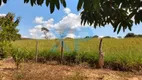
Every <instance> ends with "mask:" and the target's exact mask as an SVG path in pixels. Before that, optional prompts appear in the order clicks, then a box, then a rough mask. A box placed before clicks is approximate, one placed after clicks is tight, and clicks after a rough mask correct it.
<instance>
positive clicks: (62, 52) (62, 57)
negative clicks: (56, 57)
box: [61, 40, 64, 64]
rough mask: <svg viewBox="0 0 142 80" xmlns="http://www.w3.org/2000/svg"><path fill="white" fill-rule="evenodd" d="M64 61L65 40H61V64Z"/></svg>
mask: <svg viewBox="0 0 142 80" xmlns="http://www.w3.org/2000/svg"><path fill="white" fill-rule="evenodd" d="M63 61H64V41H63V40H62V42H61V64H62V63H63Z"/></svg>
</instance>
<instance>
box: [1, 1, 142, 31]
mask: <svg viewBox="0 0 142 80" xmlns="http://www.w3.org/2000/svg"><path fill="white" fill-rule="evenodd" d="M2 1H3V2H4V3H6V1H7V0H0V2H2ZM24 3H30V4H31V6H33V5H40V6H41V5H42V4H43V3H45V4H46V6H47V7H48V6H49V7H50V12H51V13H53V12H54V10H55V7H56V8H57V9H60V4H61V5H63V6H64V7H66V1H65V0H24ZM82 9H83V11H82V13H81V24H83V25H85V24H86V23H88V24H89V25H90V26H92V25H93V26H94V27H95V28H96V27H98V26H99V27H101V26H105V25H107V24H110V25H112V26H113V28H114V32H116V31H117V33H119V32H120V30H121V29H123V31H125V30H126V29H129V30H131V29H132V26H133V24H140V22H142V16H141V15H142V0H78V5H77V10H78V11H79V10H82Z"/></svg>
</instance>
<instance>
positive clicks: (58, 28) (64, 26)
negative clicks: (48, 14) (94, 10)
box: [29, 8, 86, 39]
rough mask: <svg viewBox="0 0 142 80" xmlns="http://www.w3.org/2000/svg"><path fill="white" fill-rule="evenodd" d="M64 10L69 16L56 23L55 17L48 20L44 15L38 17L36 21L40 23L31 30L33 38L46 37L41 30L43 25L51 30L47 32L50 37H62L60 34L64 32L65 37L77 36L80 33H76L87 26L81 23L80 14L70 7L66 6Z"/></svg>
mask: <svg viewBox="0 0 142 80" xmlns="http://www.w3.org/2000/svg"><path fill="white" fill-rule="evenodd" d="M64 12H65V13H67V16H65V17H63V18H62V19H61V20H60V21H59V22H57V23H54V19H53V18H51V19H49V20H47V21H45V20H44V18H43V17H36V18H35V22H36V23H37V24H38V25H36V26H35V27H33V28H32V29H30V30H29V32H30V35H31V36H32V38H44V37H45V36H44V35H43V32H42V31H41V28H42V27H46V28H47V29H49V31H50V32H48V33H47V36H48V37H49V38H50V39H54V38H60V34H64V36H65V37H71V38H77V37H80V36H79V35H75V34H74V33H75V32H76V31H78V33H79V32H80V31H81V28H83V27H86V26H82V25H81V24H80V22H81V19H80V14H74V13H71V11H70V9H69V8H65V9H64Z"/></svg>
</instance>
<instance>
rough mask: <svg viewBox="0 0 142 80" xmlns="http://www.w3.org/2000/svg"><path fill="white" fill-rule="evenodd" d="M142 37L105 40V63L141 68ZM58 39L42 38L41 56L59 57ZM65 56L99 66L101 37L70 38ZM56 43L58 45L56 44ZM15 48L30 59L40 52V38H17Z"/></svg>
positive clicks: (108, 65) (121, 67)
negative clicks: (86, 38)
mask: <svg viewBox="0 0 142 80" xmlns="http://www.w3.org/2000/svg"><path fill="white" fill-rule="evenodd" d="M141 41H142V38H126V39H111V38H105V39H104V40H103V52H105V56H104V60H105V67H106V68H112V69H119V70H132V69H136V70H139V69H141V67H142V42H141ZM58 43H59V41H58V40H38V53H39V58H40V59H44V60H45V61H47V60H57V61H58V60H59V58H60V45H58V47H57V46H56V44H58ZM64 43H65V48H64V50H65V52H64V58H65V61H67V63H74V62H77V63H83V62H87V63H88V64H89V65H91V66H95V63H96V62H97V59H98V54H99V53H98V45H99V39H97V38H92V39H88V40H85V39H84V40H83V39H77V40H73V39H66V40H64ZM55 46H56V47H55ZM13 47H14V48H20V49H21V50H23V51H24V54H27V57H28V59H34V58H35V53H36V40H18V41H15V42H13Z"/></svg>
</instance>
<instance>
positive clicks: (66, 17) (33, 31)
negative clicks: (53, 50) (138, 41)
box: [0, 0, 142, 38]
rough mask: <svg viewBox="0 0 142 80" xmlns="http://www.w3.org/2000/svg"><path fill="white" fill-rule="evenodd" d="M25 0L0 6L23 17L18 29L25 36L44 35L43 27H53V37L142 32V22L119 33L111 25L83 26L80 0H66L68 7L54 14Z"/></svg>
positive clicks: (0, 12)
mask: <svg viewBox="0 0 142 80" xmlns="http://www.w3.org/2000/svg"><path fill="white" fill-rule="evenodd" d="M23 1H24V0H14V1H13V0H8V3H7V4H4V5H3V6H1V7H0V14H7V13H8V12H12V13H15V15H16V17H17V16H20V17H21V22H20V24H19V26H18V29H19V30H20V32H19V33H20V34H21V35H22V36H23V37H32V38H42V37H44V35H43V32H41V31H40V28H41V27H47V28H49V29H52V30H51V31H50V33H49V34H48V36H50V37H52V38H55V37H57V35H56V34H55V33H57V34H59V33H62V34H63V33H64V34H66V36H68V37H73V38H74V37H75V38H79V37H85V36H87V35H88V36H92V35H99V36H113V37H116V36H125V35H126V34H127V33H128V32H133V33H136V34H142V27H141V26H142V24H140V25H134V26H133V29H132V31H129V30H126V32H125V33H124V32H120V33H119V34H117V33H114V32H113V28H112V26H110V25H107V26H105V27H102V28H99V27H98V28H96V29H94V28H93V27H90V26H88V25H85V26H81V25H80V23H79V22H80V19H79V18H80V17H79V13H80V12H78V11H77V9H76V6H77V1H78V0H66V1H67V8H66V9H64V8H63V7H61V9H60V10H55V12H54V13H53V14H50V12H49V8H47V7H46V6H45V5H44V4H43V5H42V6H34V7H31V6H30V4H24V2H23ZM66 26H67V27H66ZM38 29H39V30H38ZM66 29H69V31H66ZM53 30H54V31H53Z"/></svg>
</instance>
